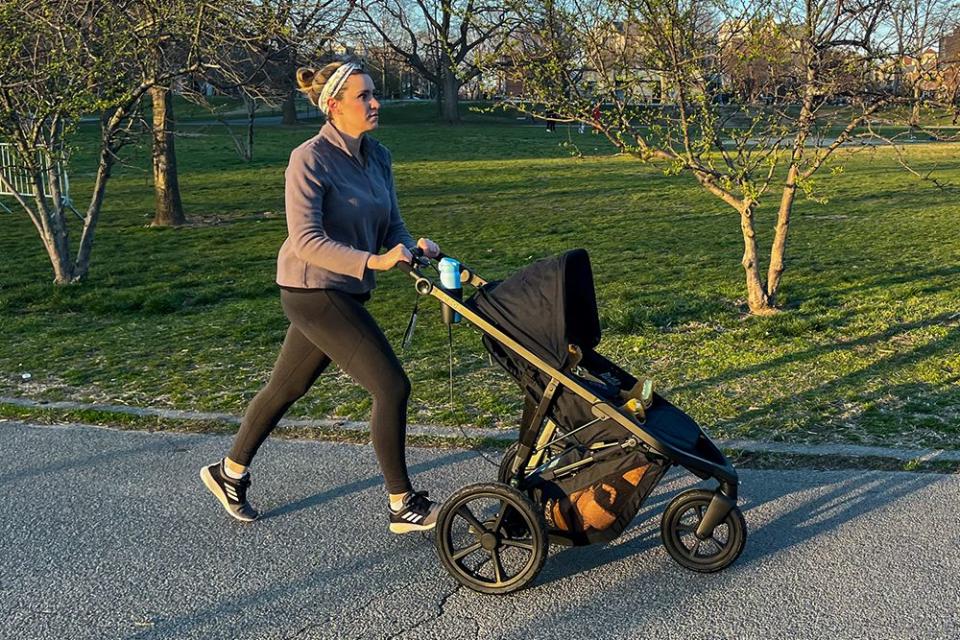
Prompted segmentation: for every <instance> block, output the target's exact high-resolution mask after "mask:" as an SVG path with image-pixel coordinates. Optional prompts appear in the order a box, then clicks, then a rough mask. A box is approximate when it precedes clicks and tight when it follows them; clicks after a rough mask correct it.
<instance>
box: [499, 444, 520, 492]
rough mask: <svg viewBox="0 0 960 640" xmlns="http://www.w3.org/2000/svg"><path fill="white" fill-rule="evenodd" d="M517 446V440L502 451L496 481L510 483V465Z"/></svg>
mask: <svg viewBox="0 0 960 640" xmlns="http://www.w3.org/2000/svg"><path fill="white" fill-rule="evenodd" d="M519 446H520V443H519V442H514V443H513V444H511V445H510V446H509V447H507V450H506V451H504V452H503V459H502V460H500V469H499V470H498V471H497V482H502V483H503V484H510V467H512V466H513V458H514V457H515V456H516V455H517V448H518V447H519Z"/></svg>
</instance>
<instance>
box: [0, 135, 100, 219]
mask: <svg viewBox="0 0 960 640" xmlns="http://www.w3.org/2000/svg"><path fill="white" fill-rule="evenodd" d="M37 153H38V155H37V159H38V161H39V162H40V163H41V164H44V162H45V160H46V154H44V153H43V152H42V151H38V152H37ZM59 168H60V171H59V174H60V206H62V207H65V208H67V209H70V210H71V211H73V212H74V213H75V214H76V215H77V217H79V218H83V216H81V215H80V213H79V212H78V211H77V210H76V209H74V208H73V201H72V200H70V179H69V178H68V177H67V171H66V169H64V167H63V165H60V167H59ZM0 172H3V177H4V178H6V180H5V181H4V180H0V196H16V195H19V196H23V197H32V196H33V195H34V184H33V176H32V175H31V174H30V171H28V170H27V168H26V167H25V166H24V165H23V163H22V162H21V161H20V156H19V154H18V153H17V149H16V147H15V146H14V145H12V144H10V143H9V142H0ZM41 184H42V185H43V196H44V197H45V198H52V197H53V194H52V193H50V183H49V178H48V177H47V174H46V172H44V175H43V177H42V179H41ZM11 188H12V190H11ZM0 210H3V211H6V212H7V213H13V211H11V210H10V208H9V207H7V205H5V204H4V203H3V201H2V200H0Z"/></svg>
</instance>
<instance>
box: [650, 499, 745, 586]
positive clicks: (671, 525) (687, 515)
mask: <svg viewBox="0 0 960 640" xmlns="http://www.w3.org/2000/svg"><path fill="white" fill-rule="evenodd" d="M713 495H714V494H713V492H712V491H706V490H703V489H693V490H690V491H684V492H683V493H681V494H680V495H678V496H677V497H675V498H674V499H673V500H671V501H670V504H668V505H667V508H666V510H665V511H664V512H663V519H662V520H661V521H660V537H661V539H662V540H663V546H665V547H666V548H667V553H669V554H670V556H671V557H672V558H673V559H674V560H676V561H677V563H679V564H680V565H681V566H683V567H685V568H687V569H690V570H691V571H696V572H698V573H713V572H715V571H721V570H722V569H726V568H727V567H729V566H730V565H731V564H733V562H734V560H736V559H737V558H738V557H739V556H740V552H742V551H743V547H744V545H745V544H746V541H747V523H746V521H745V520H744V519H743V513H741V512H740V509H739V508H738V507H734V508H733V509H731V510H730V513H728V514H727V517H726V518H724V519H723V520H722V521H721V522H720V524H719V525H717V527H716V529H714V531H713V534H712V535H711V536H710V537H709V538H705V539H702V540H701V539H700V538H699V537H697V535H696V533H695V532H696V530H697V527H698V526H699V525H700V522H701V521H702V520H703V516H704V514H705V513H706V511H707V507H708V506H709V505H710V501H711V500H712V499H713Z"/></svg>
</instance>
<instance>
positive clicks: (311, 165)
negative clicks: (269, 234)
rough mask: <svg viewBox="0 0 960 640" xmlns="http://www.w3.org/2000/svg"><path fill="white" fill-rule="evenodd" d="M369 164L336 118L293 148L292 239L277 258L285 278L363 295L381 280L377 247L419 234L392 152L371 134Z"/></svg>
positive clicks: (365, 144) (365, 149)
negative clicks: (375, 265) (401, 198)
mask: <svg viewBox="0 0 960 640" xmlns="http://www.w3.org/2000/svg"><path fill="white" fill-rule="evenodd" d="M361 153H362V155H363V157H364V158H365V160H366V164H365V165H364V164H362V163H361V162H360V160H359V159H358V158H355V157H353V156H352V155H351V154H350V151H349V149H348V147H347V144H346V143H345V141H344V139H343V136H342V135H341V134H340V132H339V131H337V129H336V127H334V126H333V125H332V124H330V123H329V122H328V123H326V124H325V125H323V128H321V129H320V133H319V134H317V135H316V136H314V137H313V138H310V139H309V140H307V141H306V142H304V143H303V144H301V145H300V146H299V147H297V148H296V149H294V150H293V152H292V153H291V154H290V162H289V164H288V165H287V171H286V173H285V188H284V202H285V208H286V215H287V234H288V235H287V239H286V240H285V241H284V243H283V246H281V247H280V255H279V256H278V257H277V284H279V285H280V286H283V287H295V288H300V289H337V290H340V291H344V292H346V293H357V294H363V293H366V292H368V291H370V290H371V289H373V288H374V287H375V286H376V282H375V281H374V275H373V271H371V270H370V269H367V267H366V265H367V259H368V258H369V257H370V254H374V253H378V252H379V251H380V249H381V248H383V247H386V248H388V249H390V248H393V247H394V246H395V245H397V244H403V245H404V246H406V247H407V248H410V249H412V248H413V247H415V246H416V241H415V240H414V239H413V238H412V237H411V236H410V233H409V232H408V231H407V227H406V225H405V224H404V223H403V219H402V218H401V217H400V209H399V208H398V207H397V194H396V190H395V189H394V186H393V169H392V168H391V160H390V152H389V151H387V148H386V147H384V146H383V145H381V144H380V143H379V142H377V141H376V140H373V139H372V138H370V137H368V136H363V138H362V140H361Z"/></svg>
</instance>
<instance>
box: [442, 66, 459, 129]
mask: <svg viewBox="0 0 960 640" xmlns="http://www.w3.org/2000/svg"><path fill="white" fill-rule="evenodd" d="M442 73H443V78H442V79H443V110H442V112H441V113H442V117H443V121H444V122H446V123H447V124H459V123H460V102H459V100H460V95H459V94H460V78H458V77H457V74H456V72H455V71H454V70H453V69H451V68H450V66H449V65H445V66H444V68H443V71H442Z"/></svg>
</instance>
